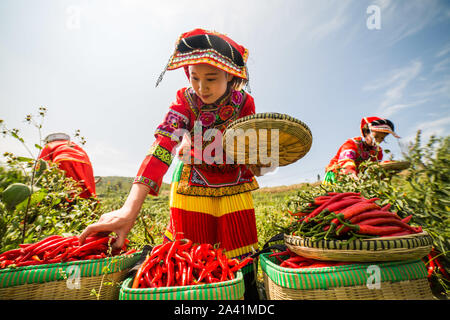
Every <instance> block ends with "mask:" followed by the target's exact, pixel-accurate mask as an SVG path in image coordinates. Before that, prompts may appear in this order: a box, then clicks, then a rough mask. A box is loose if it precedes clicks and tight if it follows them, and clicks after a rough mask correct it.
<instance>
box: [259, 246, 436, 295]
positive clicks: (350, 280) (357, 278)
mask: <svg viewBox="0 0 450 320" xmlns="http://www.w3.org/2000/svg"><path fill="white" fill-rule="evenodd" d="M269 255H270V253H265V254H262V255H261V256H260V263H261V269H262V270H263V275H264V283H265V287H266V294H267V298H268V299H272V300H297V299H307V300H398V299H400V300H404V299H413V300H421V299H433V295H432V293H431V290H430V286H429V283H428V280H427V269H426V267H425V264H424V263H423V261H421V260H413V261H396V262H383V263H376V262H373V263H361V264H349V265H341V266H334V267H322V268H303V269H302V268H298V269H295V268H284V267H280V266H279V265H278V264H277V263H276V261H277V260H276V259H275V258H274V257H269Z"/></svg>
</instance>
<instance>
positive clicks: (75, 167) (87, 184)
mask: <svg viewBox="0 0 450 320" xmlns="http://www.w3.org/2000/svg"><path fill="white" fill-rule="evenodd" d="M39 159H42V160H45V161H49V162H54V163H56V164H58V168H59V169H61V170H63V171H65V173H66V176H68V177H71V178H73V179H74V180H75V181H78V183H79V186H80V187H81V188H82V192H81V193H80V194H79V196H80V197H81V198H90V197H95V196H96V195H95V178H94V172H93V169H92V164H91V161H90V160H89V157H88V155H87V153H86V151H85V150H83V148H81V147H80V146H79V145H77V144H76V143H74V142H73V141H70V136H69V135H67V134H65V133H52V134H49V135H48V136H47V137H46V138H45V146H44V148H42V150H41V153H40V154H39Z"/></svg>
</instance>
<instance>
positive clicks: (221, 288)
mask: <svg viewBox="0 0 450 320" xmlns="http://www.w3.org/2000/svg"><path fill="white" fill-rule="evenodd" d="M252 261H253V259H252V258H250V257H247V258H244V259H243V260H241V261H239V260H237V259H229V258H228V257H227V256H226V255H225V253H224V251H223V249H222V248H215V247H213V246H212V245H211V244H206V243H203V244H193V243H192V241H191V240H189V239H182V240H175V241H170V242H166V243H163V244H160V245H157V246H155V247H154V248H153V249H152V250H151V252H150V253H149V254H147V256H146V257H145V260H144V261H143V263H142V264H141V265H140V266H139V268H138V269H137V271H136V274H135V275H134V276H132V277H129V278H127V279H126V280H125V281H124V283H123V284H122V288H121V290H120V296H119V299H120V300H240V299H243V297H244V290H245V288H244V280H243V275H242V272H241V271H240V269H241V268H243V267H244V266H245V265H247V264H248V263H251V262H252Z"/></svg>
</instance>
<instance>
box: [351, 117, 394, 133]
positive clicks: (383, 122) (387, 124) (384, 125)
mask: <svg viewBox="0 0 450 320" xmlns="http://www.w3.org/2000/svg"><path fill="white" fill-rule="evenodd" d="M365 125H367V127H368V129H369V130H370V131H378V132H385V133H390V134H392V135H393V136H394V137H396V138H400V137H399V136H398V135H397V134H396V133H395V132H394V124H393V123H392V121H390V120H388V119H382V118H378V117H365V118H362V120H361V127H360V129H361V134H362V135H364V134H363V128H364V126H365Z"/></svg>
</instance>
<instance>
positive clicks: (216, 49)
mask: <svg viewBox="0 0 450 320" xmlns="http://www.w3.org/2000/svg"><path fill="white" fill-rule="evenodd" d="M247 58H248V50H247V49H246V48H245V47H243V46H241V45H239V44H237V43H236V42H234V41H233V40H232V39H230V38H229V37H227V36H226V35H223V34H221V33H218V32H214V31H207V30H204V29H194V30H192V31H189V32H185V33H183V34H182V35H181V36H180V37H179V38H178V40H177V42H176V44H175V51H174V53H173V54H172V56H171V57H170V59H169V62H168V63H167V66H166V68H165V69H164V71H163V72H162V73H161V75H160V76H159V78H158V80H157V82H156V86H158V84H159V83H160V82H161V80H162V78H163V76H164V73H165V72H166V70H175V69H178V68H181V67H184V69H185V72H186V75H187V76H188V77H189V73H188V69H187V68H188V66H189V65H193V64H200V63H206V64H209V65H211V66H213V67H216V68H219V69H221V70H223V71H225V72H228V73H229V74H232V75H234V76H236V77H238V78H241V79H244V80H249V76H248V70H247Z"/></svg>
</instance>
